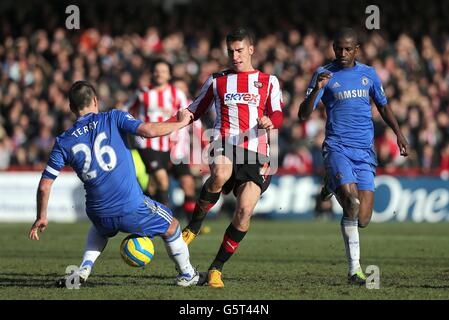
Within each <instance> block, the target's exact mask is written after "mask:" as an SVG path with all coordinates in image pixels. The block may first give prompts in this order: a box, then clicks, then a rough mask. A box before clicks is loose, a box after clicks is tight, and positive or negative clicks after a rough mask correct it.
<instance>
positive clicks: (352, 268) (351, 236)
mask: <svg viewBox="0 0 449 320" xmlns="http://www.w3.org/2000/svg"><path fill="white" fill-rule="evenodd" d="M340 225H341V234H342V235H343V240H344V242H345V249H346V257H347V259H348V264H349V275H350V276H352V275H353V274H355V273H356V272H357V271H359V270H361V267H360V242H359V229H358V220H351V219H349V218H347V217H343V218H342V219H341V224H340Z"/></svg>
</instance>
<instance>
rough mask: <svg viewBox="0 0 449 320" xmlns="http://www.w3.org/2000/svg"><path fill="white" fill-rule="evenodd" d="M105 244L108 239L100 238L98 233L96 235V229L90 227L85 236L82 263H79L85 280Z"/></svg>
mask: <svg viewBox="0 0 449 320" xmlns="http://www.w3.org/2000/svg"><path fill="white" fill-rule="evenodd" d="M107 243H108V237H105V236H102V235H101V234H100V233H98V231H97V229H96V228H95V227H94V226H91V227H90V230H89V232H88V234H87V240H86V248H85V250H84V256H83V262H81V265H80V269H82V272H83V276H84V275H85V276H86V278H87V277H88V276H89V274H90V273H91V271H92V267H93V265H94V263H95V260H97V258H98V257H99V256H100V254H101V252H102V251H103V250H104V248H105V247H106V244H107ZM84 270H86V271H84Z"/></svg>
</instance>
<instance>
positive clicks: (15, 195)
mask: <svg viewBox="0 0 449 320" xmlns="http://www.w3.org/2000/svg"><path fill="white" fill-rule="evenodd" d="M40 178H41V173H40V172H0V222H33V221H34V220H35V219H36V191H37V187H38V184H39V180H40ZM85 218H87V217H86V213H85V191H84V188H83V185H82V183H81V181H80V180H79V179H78V177H77V176H76V174H75V173H73V172H67V173H65V172H63V173H61V175H60V176H59V177H58V178H57V179H56V180H55V182H54V183H53V187H52V190H51V194H50V200H49V203H48V219H49V221H55V222H74V221H77V220H80V219H85Z"/></svg>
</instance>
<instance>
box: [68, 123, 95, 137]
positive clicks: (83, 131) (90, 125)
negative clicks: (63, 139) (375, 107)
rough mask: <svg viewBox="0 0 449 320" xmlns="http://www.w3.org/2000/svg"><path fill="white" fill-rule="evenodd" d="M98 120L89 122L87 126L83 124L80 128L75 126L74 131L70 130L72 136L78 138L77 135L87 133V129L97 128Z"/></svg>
mask: <svg viewBox="0 0 449 320" xmlns="http://www.w3.org/2000/svg"><path fill="white" fill-rule="evenodd" d="M97 125H98V121H93V122H89V123H88V124H87V126H83V127H81V128H77V129H76V130H75V131H73V132H72V136H75V137H76V138H78V137H79V136H82V135H83V134H86V133H88V132H89V131H92V130H95V129H96V128H97Z"/></svg>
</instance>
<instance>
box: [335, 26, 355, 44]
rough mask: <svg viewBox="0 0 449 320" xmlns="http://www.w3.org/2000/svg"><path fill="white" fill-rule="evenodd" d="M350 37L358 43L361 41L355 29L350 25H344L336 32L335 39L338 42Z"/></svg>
mask: <svg viewBox="0 0 449 320" xmlns="http://www.w3.org/2000/svg"><path fill="white" fill-rule="evenodd" d="M348 38H351V39H353V40H354V42H355V43H356V44H358V43H359V39H358V36H357V32H355V30H354V29H352V28H349V27H342V28H340V29H338V30H337V32H336V33H335V34H334V38H333V40H334V42H336V41H338V40H340V39H348Z"/></svg>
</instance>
